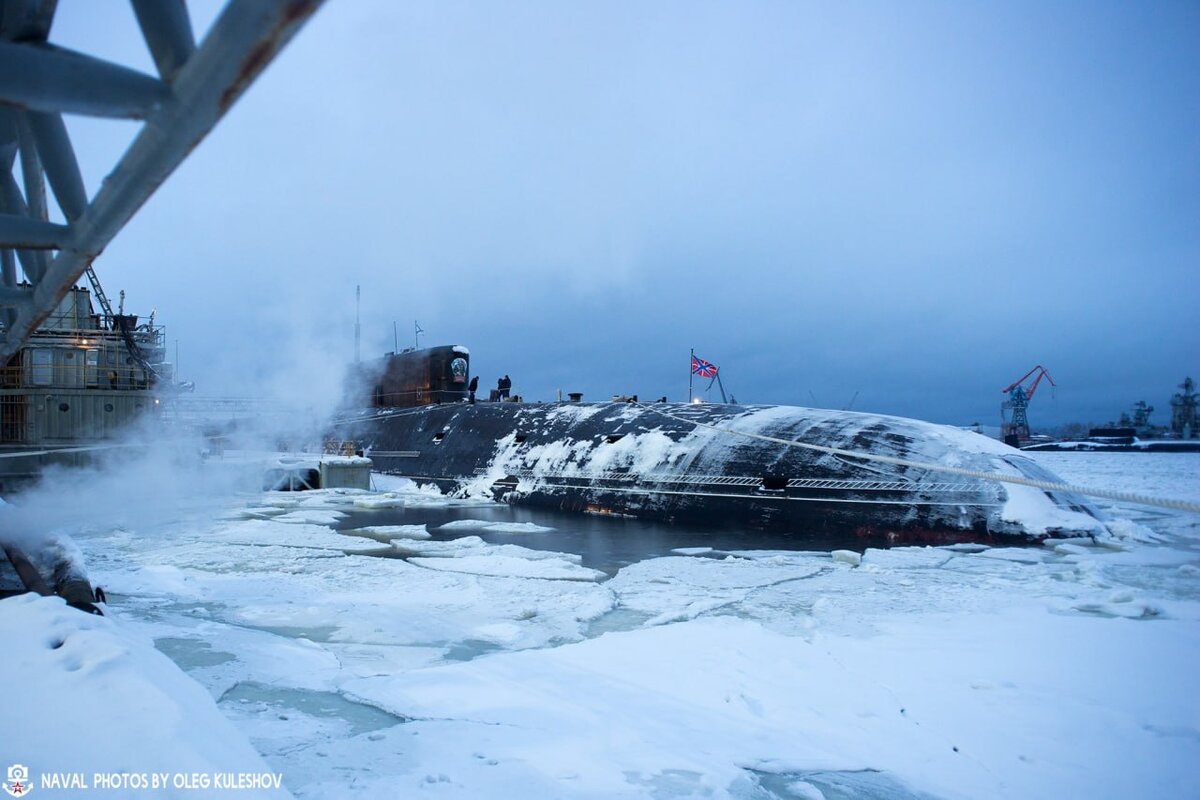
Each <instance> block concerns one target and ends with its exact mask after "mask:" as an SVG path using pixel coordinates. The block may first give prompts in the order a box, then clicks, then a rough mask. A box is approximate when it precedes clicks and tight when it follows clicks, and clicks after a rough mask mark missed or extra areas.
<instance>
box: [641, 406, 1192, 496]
mask: <svg viewBox="0 0 1200 800" xmlns="http://www.w3.org/2000/svg"><path fill="white" fill-rule="evenodd" d="M631 405H636V406H640V407H641V408H644V409H648V410H650V411H653V412H655V413H656V414H661V415H662V416H664V417H668V418H670V419H673V420H676V421H677V422H683V423H687V424H690V425H695V426H697V427H701V428H710V429H712V430H714V431H720V432H721V433H732V434H735V435H737V436H746V437H749V438H751V439H760V440H762V441H764V442H773V443H775V444H782V445H786V446H788V447H800V448H803V449H805V450H815V451H817V452H818V453H827V454H829V455H834V456H845V457H848V458H858V459H862V460H864V461H877V462H880V463H882V464H893V465H896V466H901V467H915V468H917V469H927V470H933V471H936V472H945V473H948V474H950V475H961V476H963V477H965V478H976V479H979V480H990V481H999V482H1000V483H1015V484H1019V485H1021V486H1032V487H1033V488H1035V489H1044V490H1045V491H1048V492H1067V493H1071V494H1080V495H1086V496H1088V497H1101V498H1104V499H1105V500H1116V501H1118V502H1121V503H1136V504H1138V505H1142V506H1154V507H1156V508H1169V509H1171V510H1173V511H1187V512H1190V513H1192V514H1200V503H1195V502H1192V501H1190V500H1176V499H1173V498H1163V497H1150V496H1149V495H1144V494H1136V493H1134V492H1118V491H1114V490H1112V489H1093V488H1091V487H1087V486H1076V485H1074V484H1069V483H1058V482H1056V481H1042V480H1038V479H1036V478H1027V477H1025V476H1024V475H1002V474H1000V473H998V472H981V471H978V470H973V469H963V468H962V467H951V466H947V465H945V464H934V463H930V462H927V461H909V460H908V459H905V458H896V457H895V456H885V455H879V454H877V453H860V452H855V451H853V450H843V449H841V448H839V447H827V446H825V445H820V444H811V443H809V442H798V441H795V440H792V439H780V438H778V437H775V436H764V435H763V434H761V433H751V432H750V431H739V430H737V429H736V428H724V427H721V426H720V425H713V424H710V423H707V422H699V421H697V420H694V419H688V418H687V417H681V416H677V415H675V414H672V413H670V412H668V411H664V410H663V409H661V408H657V407H655V406H654V405H649V404H646V403H641V402H636V401H634V402H631Z"/></svg>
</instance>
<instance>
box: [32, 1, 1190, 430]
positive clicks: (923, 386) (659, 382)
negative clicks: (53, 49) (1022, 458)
mask: <svg viewBox="0 0 1200 800" xmlns="http://www.w3.org/2000/svg"><path fill="white" fill-rule="evenodd" d="M190 5H191V6H192V12H193V19H194V23H195V25H196V27H197V30H198V31H202V30H204V29H206V28H207V26H208V24H209V23H210V22H211V19H212V18H213V16H214V14H215V13H216V10H217V8H218V6H217V5H216V4H204V3H199V4H197V3H193V4H190ZM51 41H54V42H56V43H59V44H62V45H64V46H69V47H75V48H78V49H81V50H84V51H85V52H89V53H93V54H97V55H101V56H104V57H108V58H112V59H114V60H118V61H121V62H122V63H126V64H128V65H130V66H133V67H135V68H139V69H143V70H145V71H148V72H152V65H151V62H150V59H149V56H148V55H147V53H146V52H145V46H144V44H143V43H142V42H141V40H140V37H139V36H138V33H137V29H136V25H135V23H134V20H133V15H132V13H131V11H130V10H129V6H128V4H127V3H124V2H115V1H114V2H83V0H62V2H61V3H60V10H59V13H58V16H57V19H56V22H55V28H54V30H53V31H52V33H51ZM69 126H70V130H71V132H72V135H73V137H74V139H75V144H76V149H77V150H78V151H79V154H80V159H81V162H82V166H83V168H84V173H85V179H86V180H87V181H88V187H89V189H90V191H92V192H95V190H96V189H97V188H98V186H99V181H100V180H101V179H102V178H103V176H104V174H106V172H107V171H108V170H109V169H111V166H112V165H113V163H115V160H116V158H117V156H118V155H119V154H120V152H121V151H122V150H123V148H124V146H125V144H126V143H127V141H128V139H129V136H130V135H131V134H132V132H133V128H132V126H130V125H127V124H125V123H119V122H109V121H103V122H97V121H90V120H70V121H69ZM96 269H97V271H98V273H99V274H100V277H101V280H102V281H103V282H104V284H105V286H106V289H107V291H108V292H109V294H110V295H115V294H116V292H117V290H118V289H120V288H124V289H126V290H127V291H128V294H129V299H128V301H127V305H128V306H129V307H130V308H131V309H133V310H139V311H142V312H143V313H145V312H147V311H148V310H149V309H150V308H152V307H153V308H157V311H158V317H157V319H158V320H159V321H161V322H163V323H165V324H166V325H167V329H168V334H169V337H170V342H171V347H172V348H174V346H175V342H176V341H178V342H179V351H180V369H181V373H182V377H184V378H190V379H194V380H196V381H197V382H198V384H199V387H198V391H199V392H200V393H202V394H210V395H235V394H247V393H255V392H259V391H262V390H263V388H262V387H263V386H264V385H269V386H274V387H276V388H278V387H288V388H289V389H292V390H296V391H317V390H316V388H315V387H316V386H318V385H321V386H323V387H327V386H329V385H332V384H334V383H336V381H337V379H338V375H339V374H340V365H341V364H344V363H345V362H346V361H349V360H352V359H353V353H354V339H353V323H354V290H355V286H356V285H361V286H362V292H363V302H362V323H363V344H362V350H363V354H364V356H367V355H376V354H380V353H383V352H385V351H388V350H391V349H392V347H393V322H394V321H395V322H397V323H398V326H397V327H398V329H399V339H400V346H401V347H404V346H408V345H410V344H411V343H412V325H413V321H414V320H419V321H420V324H421V326H422V327H423V328H424V329H425V330H426V331H427V333H426V334H425V335H424V336H423V337H422V344H446V343H460V344H465V345H467V346H468V347H469V348H470V349H471V352H472V365H473V368H474V369H473V371H475V372H476V373H478V374H479V375H480V381H481V384H482V385H483V386H484V387H487V386H489V385H494V381H495V379H496V378H498V377H499V376H500V375H501V374H503V373H509V374H510V375H512V377H513V380H514V387H515V389H516V391H517V392H518V393H520V394H522V395H524V396H525V397H526V398H527V399H534V400H536V399H552V398H553V397H554V394H555V391H556V390H557V389H562V390H563V391H564V392H567V391H580V392H583V393H584V396H585V399H601V398H605V397H607V396H609V395H611V394H613V393H628V394H632V393H637V394H639V395H640V396H642V397H657V396H660V395H667V396H668V397H670V398H671V399H682V398H684V397H685V396H686V394H687V377H688V351H689V349H690V348H693V347H694V348H695V349H696V352H697V354H698V355H700V356H702V357H704V358H706V359H708V360H710V361H713V362H715V363H716V364H718V365H719V366H720V367H721V370H722V376H723V378H724V383H725V387H726V389H727V390H728V391H730V392H732V393H733V394H735V395H736V396H737V398H738V400H740V401H742V402H763V403H788V404H797V405H813V404H816V405H820V406H825V407H835V408H839V407H843V406H845V405H847V404H848V403H849V402H850V400H851V398H852V397H856V399H855V401H854V408H855V409H857V410H869V411H878V412H883V413H891V414H900V415H904V416H914V417H918V418H922V419H929V420H933V421H939V422H950V423H959V424H967V423H971V422H974V421H980V422H982V423H984V424H991V425H995V424H998V417H999V403H1000V400H1001V399H1002V397H1001V394H1000V389H1001V388H1003V387H1004V386H1005V385H1007V384H1008V383H1009V382H1011V381H1012V380H1014V379H1016V378H1018V377H1020V376H1021V375H1022V374H1024V373H1025V372H1026V371H1027V370H1028V369H1030V368H1031V367H1033V366H1034V365H1035V364H1044V365H1045V366H1046V367H1047V368H1048V369H1049V370H1050V373H1051V374H1052V376H1053V377H1054V379H1055V381H1056V382H1057V383H1058V389H1057V391H1056V393H1055V395H1054V397H1051V395H1050V393H1049V392H1046V391H1044V390H1039V396H1038V397H1037V398H1036V399H1035V400H1034V404H1033V406H1032V407H1031V409H1030V420H1031V422H1032V423H1033V425H1034V427H1035V428H1036V427H1038V425H1039V424H1040V425H1051V424H1056V423H1060V422H1066V421H1072V420H1080V421H1095V422H1102V421H1105V420H1108V419H1112V418H1115V417H1116V416H1117V415H1118V414H1119V413H1120V412H1121V411H1122V410H1125V409H1127V408H1128V407H1129V406H1131V405H1132V404H1133V403H1134V402H1135V401H1137V400H1140V399H1145V400H1147V401H1148V402H1150V403H1151V404H1152V405H1154V406H1155V407H1156V408H1157V409H1158V411H1156V413H1155V415H1154V417H1153V418H1154V419H1155V420H1157V421H1159V422H1165V421H1166V420H1167V419H1168V418H1169V410H1168V405H1167V400H1168V398H1169V396H1170V395H1171V393H1173V392H1174V391H1176V386H1177V384H1178V383H1180V382H1181V381H1182V379H1183V377H1184V376H1185V375H1189V374H1190V375H1192V376H1194V377H1197V378H1200V326H1197V324H1196V308H1197V302H1198V301H1200V291H1198V290H1200V4H1198V3H1196V2H1153V3H1124V2H1111V3H1109V2H1087V3H1083V2H1011V3H995V4H984V3H963V2H944V3H941V2H916V3H907V2H906V3H898V2H897V3H791V2H789V3H766V2H760V3H741V2H737V3H735V2H729V3H703V2H701V3H696V2H688V3H667V2H663V3H652V4H648V3H603V4H600V3H596V4H586V5H582V4H575V3H532V2H531V3H521V4H500V3H453V2H450V3H446V2H437V3H432V2H427V3H393V2H383V0H375V1H374V2H368V1H367V0H360V1H358V2H344V1H343V2H338V0H331V1H330V2H328V3H327V4H326V5H325V6H324V7H323V8H322V9H321V10H320V11H319V12H318V13H317V15H316V16H315V17H314V18H313V19H312V21H311V22H310V23H309V24H308V25H307V27H305V28H304V29H303V30H302V31H301V32H300V34H299V35H298V36H297V38H296V39H295V40H294V41H293V42H292V44H291V45H290V46H289V47H288V48H287V49H286V50H285V51H284V52H283V53H282V54H281V56H280V57H279V58H278V59H277V60H276V61H275V63H274V64H273V65H272V66H271V67H270V68H269V69H268V70H267V72H266V73H265V74H264V75H263V77H262V78H261V79H260V80H259V81H258V82H257V83H256V84H255V85H254V86H253V87H252V88H251V90H250V91H249V92H248V93H247V94H246V95H245V96H244V97H243V98H242V100H241V101H240V102H239V103H238V104H237V105H236V106H235V107H234V108H233V110H232V111H231V112H230V114H229V116H228V117H227V118H226V119H225V120H224V121H223V122H222V123H221V124H220V125H219V126H218V127H217V129H216V130H215V131H214V132H213V133H212V134H211V135H210V137H209V138H208V139H207V140H206V141H205V142H204V143H203V144H202V145H201V146H200V147H199V148H198V149H197V150H196V151H195V152H194V153H193V154H192V156H191V157H190V158H189V159H188V160H187V161H186V162H185V163H184V164H183V166H182V167H181V168H180V169H179V170H178V172H177V173H176V174H175V175H174V176H173V177H172V178H171V179H170V180H169V181H168V182H167V183H166V184H165V185H164V186H163V187H162V188H161V189H160V190H159V192H158V193H157V194H156V195H155V196H154V197H152V198H151V200H150V202H149V203H147V205H146V206H145V207H144V208H143V209H142V210H141V212H140V213H139V214H138V216H137V217H135V218H134V220H133V222H132V223H131V224H130V225H129V226H128V227H127V228H126V229H125V230H124V231H122V233H121V234H120V235H119V236H118V237H117V239H116V240H115V241H114V242H113V243H112V244H111V245H110V246H109V248H108V249H107V250H106V251H105V253H104V255H103V256H102V257H101V258H100V259H99V260H98V261H97V262H96ZM713 398H714V399H715V390H714V395H713Z"/></svg>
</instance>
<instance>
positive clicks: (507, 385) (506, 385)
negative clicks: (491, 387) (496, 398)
mask: <svg viewBox="0 0 1200 800" xmlns="http://www.w3.org/2000/svg"><path fill="white" fill-rule="evenodd" d="M496 388H497V389H499V390H500V399H501V400H507V399H508V393H509V392H510V391H511V390H512V378H510V377H508V376H507V375H505V376H504V377H503V378H501V379H500V381H499V383H497V384H496Z"/></svg>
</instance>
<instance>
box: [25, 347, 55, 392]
mask: <svg viewBox="0 0 1200 800" xmlns="http://www.w3.org/2000/svg"><path fill="white" fill-rule="evenodd" d="M30 356H31V358H30V365H31V367H32V369H31V370H30V375H29V381H30V383H33V384H35V385H37V386H49V385H50V384H52V383H54V351H53V350H48V349H47V348H44V347H38V348H35V349H34V350H32V351H30Z"/></svg>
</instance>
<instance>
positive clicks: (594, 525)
mask: <svg viewBox="0 0 1200 800" xmlns="http://www.w3.org/2000/svg"><path fill="white" fill-rule="evenodd" d="M462 520H479V521H484V522H490V523H499V524H503V523H517V524H532V525H536V526H538V527H539V528H544V530H527V531H526V530H522V531H519V532H506V531H503V530H500V531H492V530H488V529H487V528H486V527H480V528H478V529H472V528H454V527H449V528H446V527H443V526H444V525H446V524H447V523H452V522H456V521H462ZM412 524H417V525H425V526H426V528H427V530H428V531H429V533H430V536H431V537H432V539H433V540H434V541H451V540H453V539H457V538H459V537H461V536H463V535H466V534H470V535H474V536H478V537H480V538H481V539H483V540H484V541H485V542H488V543H490V544H497V545H499V544H519V545H521V546H522V547H528V548H531V549H535V550H545V551H551V552H566V553H574V554H576V555H579V556H580V557H581V558H582V562H581V563H582V565H583V566H585V567H590V568H592V569H597V570H600V571H601V572H604V573H606V574H607V575H610V576H612V575H616V574H617V572H618V571H619V570H620V569H621V568H622V567H627V566H629V565H630V564H634V563H637V562H638V561H644V560H645V559H648V558H658V557H660V556H668V555H672V551H675V550H679V549H693V548H695V549H700V548H709V549H711V550H713V551H720V552H727V551H732V550H814V551H820V550H824V551H828V550H831V549H835V548H838V547H846V546H847V544H848V543H847V542H844V541H834V540H823V539H818V538H815V537H797V536H787V535H783V534H767V533H762V532H760V531H729V530H711V529H710V530H705V529H700V528H695V527H686V526H672V525H665V524H658V523H653V522H645V521H642V520H637V519H627V518H621V517H614V516H604V515H593V514H570V513H567V512H555V511H546V510H541V509H528V508H518V507H513V506H508V505H499V504H497V505H494V506H491V507H478V506H476V507H471V508H465V509H463V508H454V507H449V508H445V509H429V508H417V509H408V508H394V509H380V510H370V511H368V510H361V509H359V510H352V511H350V512H349V514H348V516H347V517H346V518H344V519H342V520H341V521H339V522H337V523H336V524H335V525H334V526H333V528H334V530H337V531H341V532H352V531H354V530H355V529H359V528H362V527H364V526H379V525H412Z"/></svg>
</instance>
